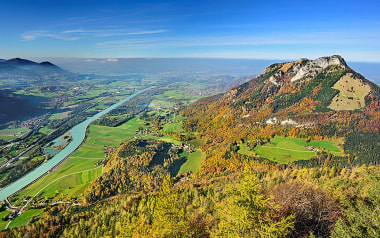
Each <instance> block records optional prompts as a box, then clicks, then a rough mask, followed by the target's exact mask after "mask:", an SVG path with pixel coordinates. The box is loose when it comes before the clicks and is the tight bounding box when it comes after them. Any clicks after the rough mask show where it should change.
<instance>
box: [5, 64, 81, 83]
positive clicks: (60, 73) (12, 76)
mask: <svg viewBox="0 0 380 238" xmlns="http://www.w3.org/2000/svg"><path fill="white" fill-rule="evenodd" d="M73 76H75V75H74V74H73V73H70V72H68V71H66V70H63V69H61V68H60V67H58V66H57V65H54V64H52V63H50V62H48V61H45V62H41V63H37V62H34V61H30V60H27V59H21V58H13V59H9V60H4V59H2V60H0V79H1V80H2V82H1V84H3V85H4V84H6V85H11V86H14V85H16V86H23V85H26V84H27V85H31V84H32V83H37V84H43V83H45V81H49V80H54V79H56V78H58V77H65V78H66V77H73ZM6 80H9V81H6Z"/></svg>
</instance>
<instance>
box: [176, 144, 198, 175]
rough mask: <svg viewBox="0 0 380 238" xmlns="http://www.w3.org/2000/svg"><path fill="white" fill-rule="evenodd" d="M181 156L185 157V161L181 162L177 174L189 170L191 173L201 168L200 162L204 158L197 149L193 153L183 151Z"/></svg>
mask: <svg viewBox="0 0 380 238" xmlns="http://www.w3.org/2000/svg"><path fill="white" fill-rule="evenodd" d="M181 157H186V162H185V163H183V164H182V166H181V168H180V169H179V171H178V173H179V174H182V173H187V172H189V171H191V172H193V173H194V172H197V171H198V170H199V169H200V168H201V164H202V161H203V159H204V155H203V154H202V152H201V151H199V150H197V151H195V152H193V153H189V152H186V151H184V152H182V153H181Z"/></svg>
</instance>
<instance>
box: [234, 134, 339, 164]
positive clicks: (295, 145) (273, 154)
mask: <svg viewBox="0 0 380 238" xmlns="http://www.w3.org/2000/svg"><path fill="white" fill-rule="evenodd" d="M308 146H312V147H314V148H318V149H320V150H324V151H326V152H330V153H332V154H335V155H340V153H341V150H340V149H339V147H338V146H337V143H336V142H335V141H327V140H324V141H322V140H312V141H310V142H306V140H305V139H301V138H290V137H279V136H276V137H274V138H273V139H271V141H270V143H267V144H265V145H262V146H256V147H255V149H254V151H249V150H248V149H247V147H246V143H244V144H242V145H240V146H239V147H240V149H239V153H241V154H244V155H249V156H260V157H264V158H267V159H270V160H273V161H275V162H278V163H287V162H291V161H295V160H307V159H310V158H311V157H313V156H315V153H316V152H314V151H310V150H308V148H307V147H308Z"/></svg>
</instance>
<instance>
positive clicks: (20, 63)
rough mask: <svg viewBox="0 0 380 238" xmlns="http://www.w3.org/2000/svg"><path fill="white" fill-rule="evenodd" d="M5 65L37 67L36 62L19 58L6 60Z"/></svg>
mask: <svg viewBox="0 0 380 238" xmlns="http://www.w3.org/2000/svg"><path fill="white" fill-rule="evenodd" d="M5 63H7V64H10V65H14V66H21V67H22V66H34V65H38V63H36V62H33V61H31V60H27V59H21V58H13V59H9V60H6V61H5Z"/></svg>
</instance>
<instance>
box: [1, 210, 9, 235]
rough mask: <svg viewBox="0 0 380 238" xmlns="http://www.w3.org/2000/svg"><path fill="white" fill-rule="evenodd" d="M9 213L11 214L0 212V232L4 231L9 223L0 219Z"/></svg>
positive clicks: (6, 211)
mask: <svg viewBox="0 0 380 238" xmlns="http://www.w3.org/2000/svg"><path fill="white" fill-rule="evenodd" d="M9 213H11V212H10V211H8V210H5V211H2V212H0V230H4V229H5V227H6V226H7V224H8V222H9V221H3V220H2V219H1V218H3V217H4V216H5V215H8V214H9Z"/></svg>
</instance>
